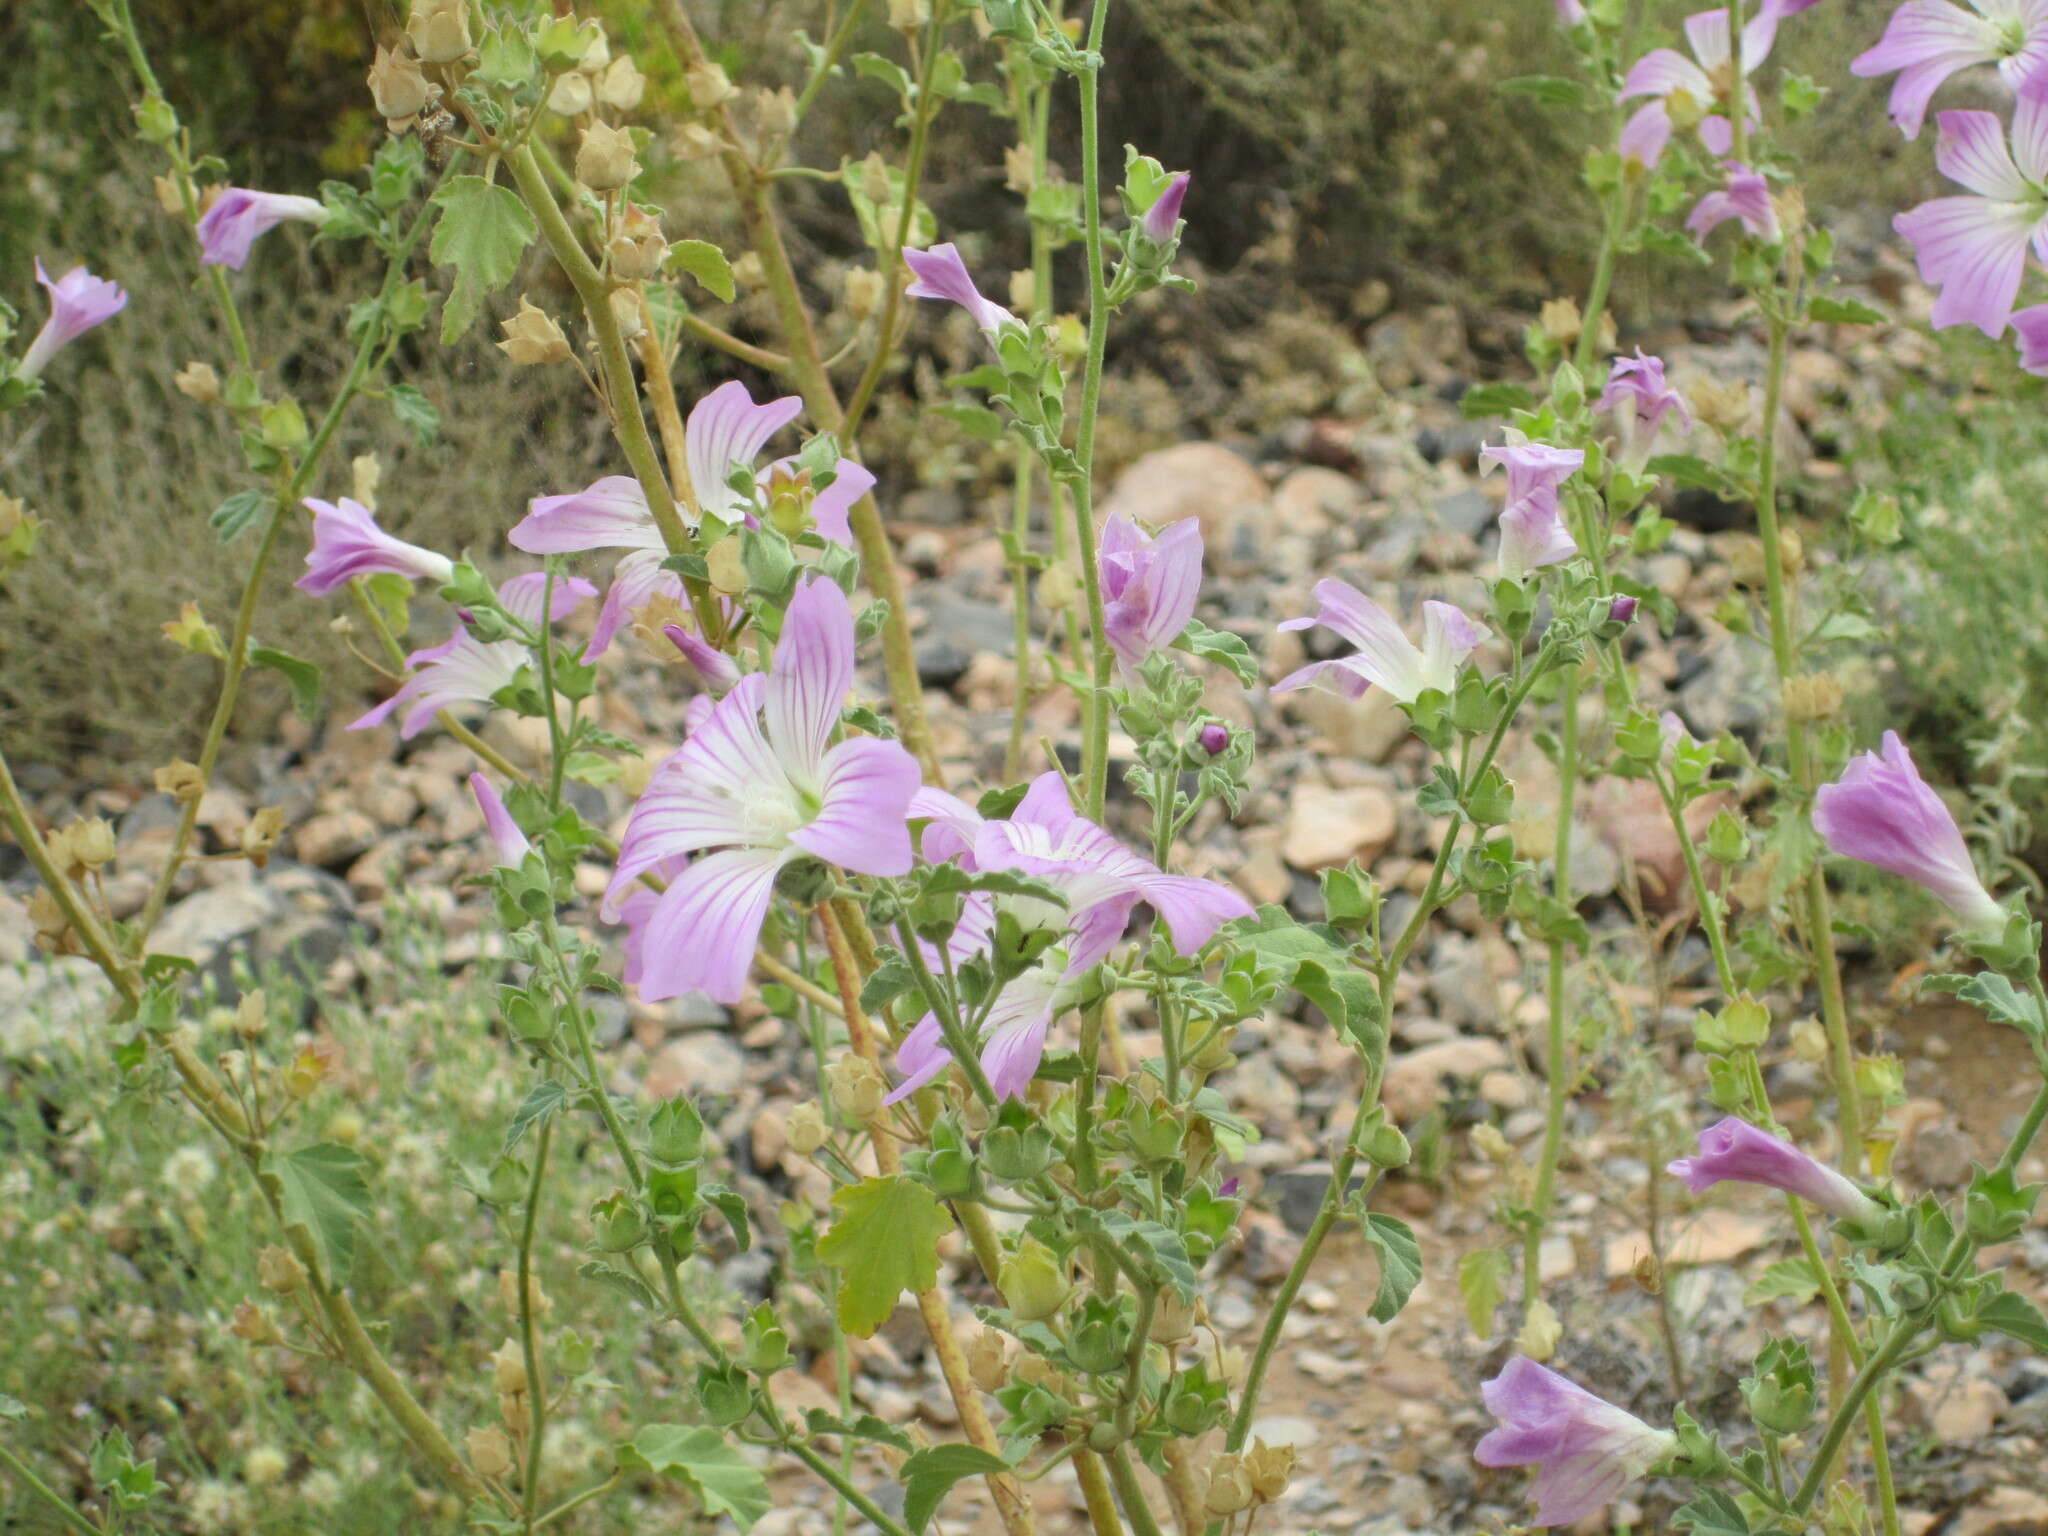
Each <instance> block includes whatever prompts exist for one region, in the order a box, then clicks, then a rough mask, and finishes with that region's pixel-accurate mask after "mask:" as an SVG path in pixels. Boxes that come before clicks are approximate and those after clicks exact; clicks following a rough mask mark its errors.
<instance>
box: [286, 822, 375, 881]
mask: <svg viewBox="0 0 2048 1536" xmlns="http://www.w3.org/2000/svg"><path fill="white" fill-rule="evenodd" d="M380 831H381V829H380V828H379V827H378V825H377V823H376V821H375V820H373V819H372V818H371V817H369V816H366V815H364V814H363V813H362V812H361V811H325V812H322V813H321V814H320V815H318V816H309V817H307V818H306V820H304V821H302V822H300V823H299V825H298V826H296V827H294V828H293V829H292V834H291V837H292V844H291V846H292V852H293V853H295V854H296V855H298V858H299V860H300V862H301V863H305V864H310V865H312V866H313V867H314V868H316V869H339V868H341V867H342V866H344V865H346V864H350V863H353V862H354V861H355V860H356V859H357V858H358V857H360V856H361V855H362V854H364V853H367V852H368V851H369V849H370V846H371V844H373V843H375V842H376V841H377V837H378V835H379V832H380Z"/></svg>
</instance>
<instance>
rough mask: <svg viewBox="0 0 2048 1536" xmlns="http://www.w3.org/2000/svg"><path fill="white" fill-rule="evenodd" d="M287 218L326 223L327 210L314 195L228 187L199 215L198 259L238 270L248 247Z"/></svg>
mask: <svg viewBox="0 0 2048 1536" xmlns="http://www.w3.org/2000/svg"><path fill="white" fill-rule="evenodd" d="M287 219H296V220H299V221H300V222H302V223H306V224H324V223H326V222H327V209H326V207H325V206H324V205H323V204H322V203H321V202H320V200H319V199H318V198H317V197H293V196H291V195H290V194H288V193H284V192H252V191H250V190H249V189H248V188H247V187H229V188H228V189H227V190H226V191H224V192H222V193H221V194H220V196H219V197H217V198H215V199H214V202H213V206H212V207H211V208H209V209H207V210H206V212H205V213H203V214H201V215H200V218H199V226H198V232H199V260H200V262H201V263H202V264H203V265H205V266H209V267H229V268H232V269H233V270H234V271H237V272H239V271H241V270H242V266H243V264H244V263H245V262H247V261H248V259H249V247H250V246H252V245H254V244H255V243H256V241H257V238H258V237H259V236H262V235H267V234H269V233H270V231H271V230H273V229H275V228H277V226H278V225H280V224H282V223H284V222H285V220H287Z"/></svg>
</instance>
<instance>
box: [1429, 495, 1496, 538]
mask: <svg viewBox="0 0 2048 1536" xmlns="http://www.w3.org/2000/svg"><path fill="white" fill-rule="evenodd" d="M1500 506H1501V504H1500V503H1499V502H1498V501H1495V500H1494V499H1493V498H1492V497H1491V496H1489V495H1487V494H1486V492H1484V491H1482V490H1481V489H1479V487H1478V486H1476V485H1468V486H1466V487H1464V488H1463V489H1462V490H1456V491H1451V492H1449V493H1448V494H1446V495H1443V496H1439V497H1437V499H1436V501H1435V502H1434V503H1433V504H1432V507H1431V510H1433V511H1434V512H1435V513H1436V520H1437V521H1438V522H1440V523H1442V524H1443V525H1444V527H1446V528H1448V529H1450V530H1451V531H1452V532H1453V533H1462V534H1464V535H1465V537H1466V538H1468V539H1476V538H1478V537H1479V535H1480V534H1482V533H1484V532H1485V531H1486V530H1487V529H1488V528H1489V527H1491V526H1492V525H1493V522H1494V520H1495V519H1496V518H1498V517H1499V516H1500Z"/></svg>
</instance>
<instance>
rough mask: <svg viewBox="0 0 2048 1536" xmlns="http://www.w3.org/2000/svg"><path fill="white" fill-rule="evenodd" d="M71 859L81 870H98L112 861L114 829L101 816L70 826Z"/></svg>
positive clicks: (88, 818) (91, 817)
mask: <svg viewBox="0 0 2048 1536" xmlns="http://www.w3.org/2000/svg"><path fill="white" fill-rule="evenodd" d="M70 830H71V857H72V858H73V859H74V860H75V861H77V863H78V865H79V866H80V867H81V868H83V869H99V868H100V867H101V866H103V865H106V864H111V863H112V862H113V861H114V829H113V827H111V826H110V825H108V823H107V821H106V819H105V818H104V817H101V816H90V817H87V818H86V819H85V820H83V821H76V822H73V823H72V824H71V829H70Z"/></svg>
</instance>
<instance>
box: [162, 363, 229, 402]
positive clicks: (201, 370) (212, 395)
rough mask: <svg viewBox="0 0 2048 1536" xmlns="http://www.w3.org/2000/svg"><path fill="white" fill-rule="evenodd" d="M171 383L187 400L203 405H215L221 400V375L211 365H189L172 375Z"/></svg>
mask: <svg viewBox="0 0 2048 1536" xmlns="http://www.w3.org/2000/svg"><path fill="white" fill-rule="evenodd" d="M171 382H172V383H173V384H175V385H177V386H178V393H179V394H181V395H183V396H184V397H185V398H186V399H187V400H196V401H198V402H199V403H200V404H201V405H214V404H217V403H218V402H219V400H220V375H219V374H217V373H215V372H214V371H213V365H212V364H210V363H187V364H186V365H185V366H184V367H182V368H180V369H179V370H178V371H177V372H176V373H174V374H172V375H171Z"/></svg>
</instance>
